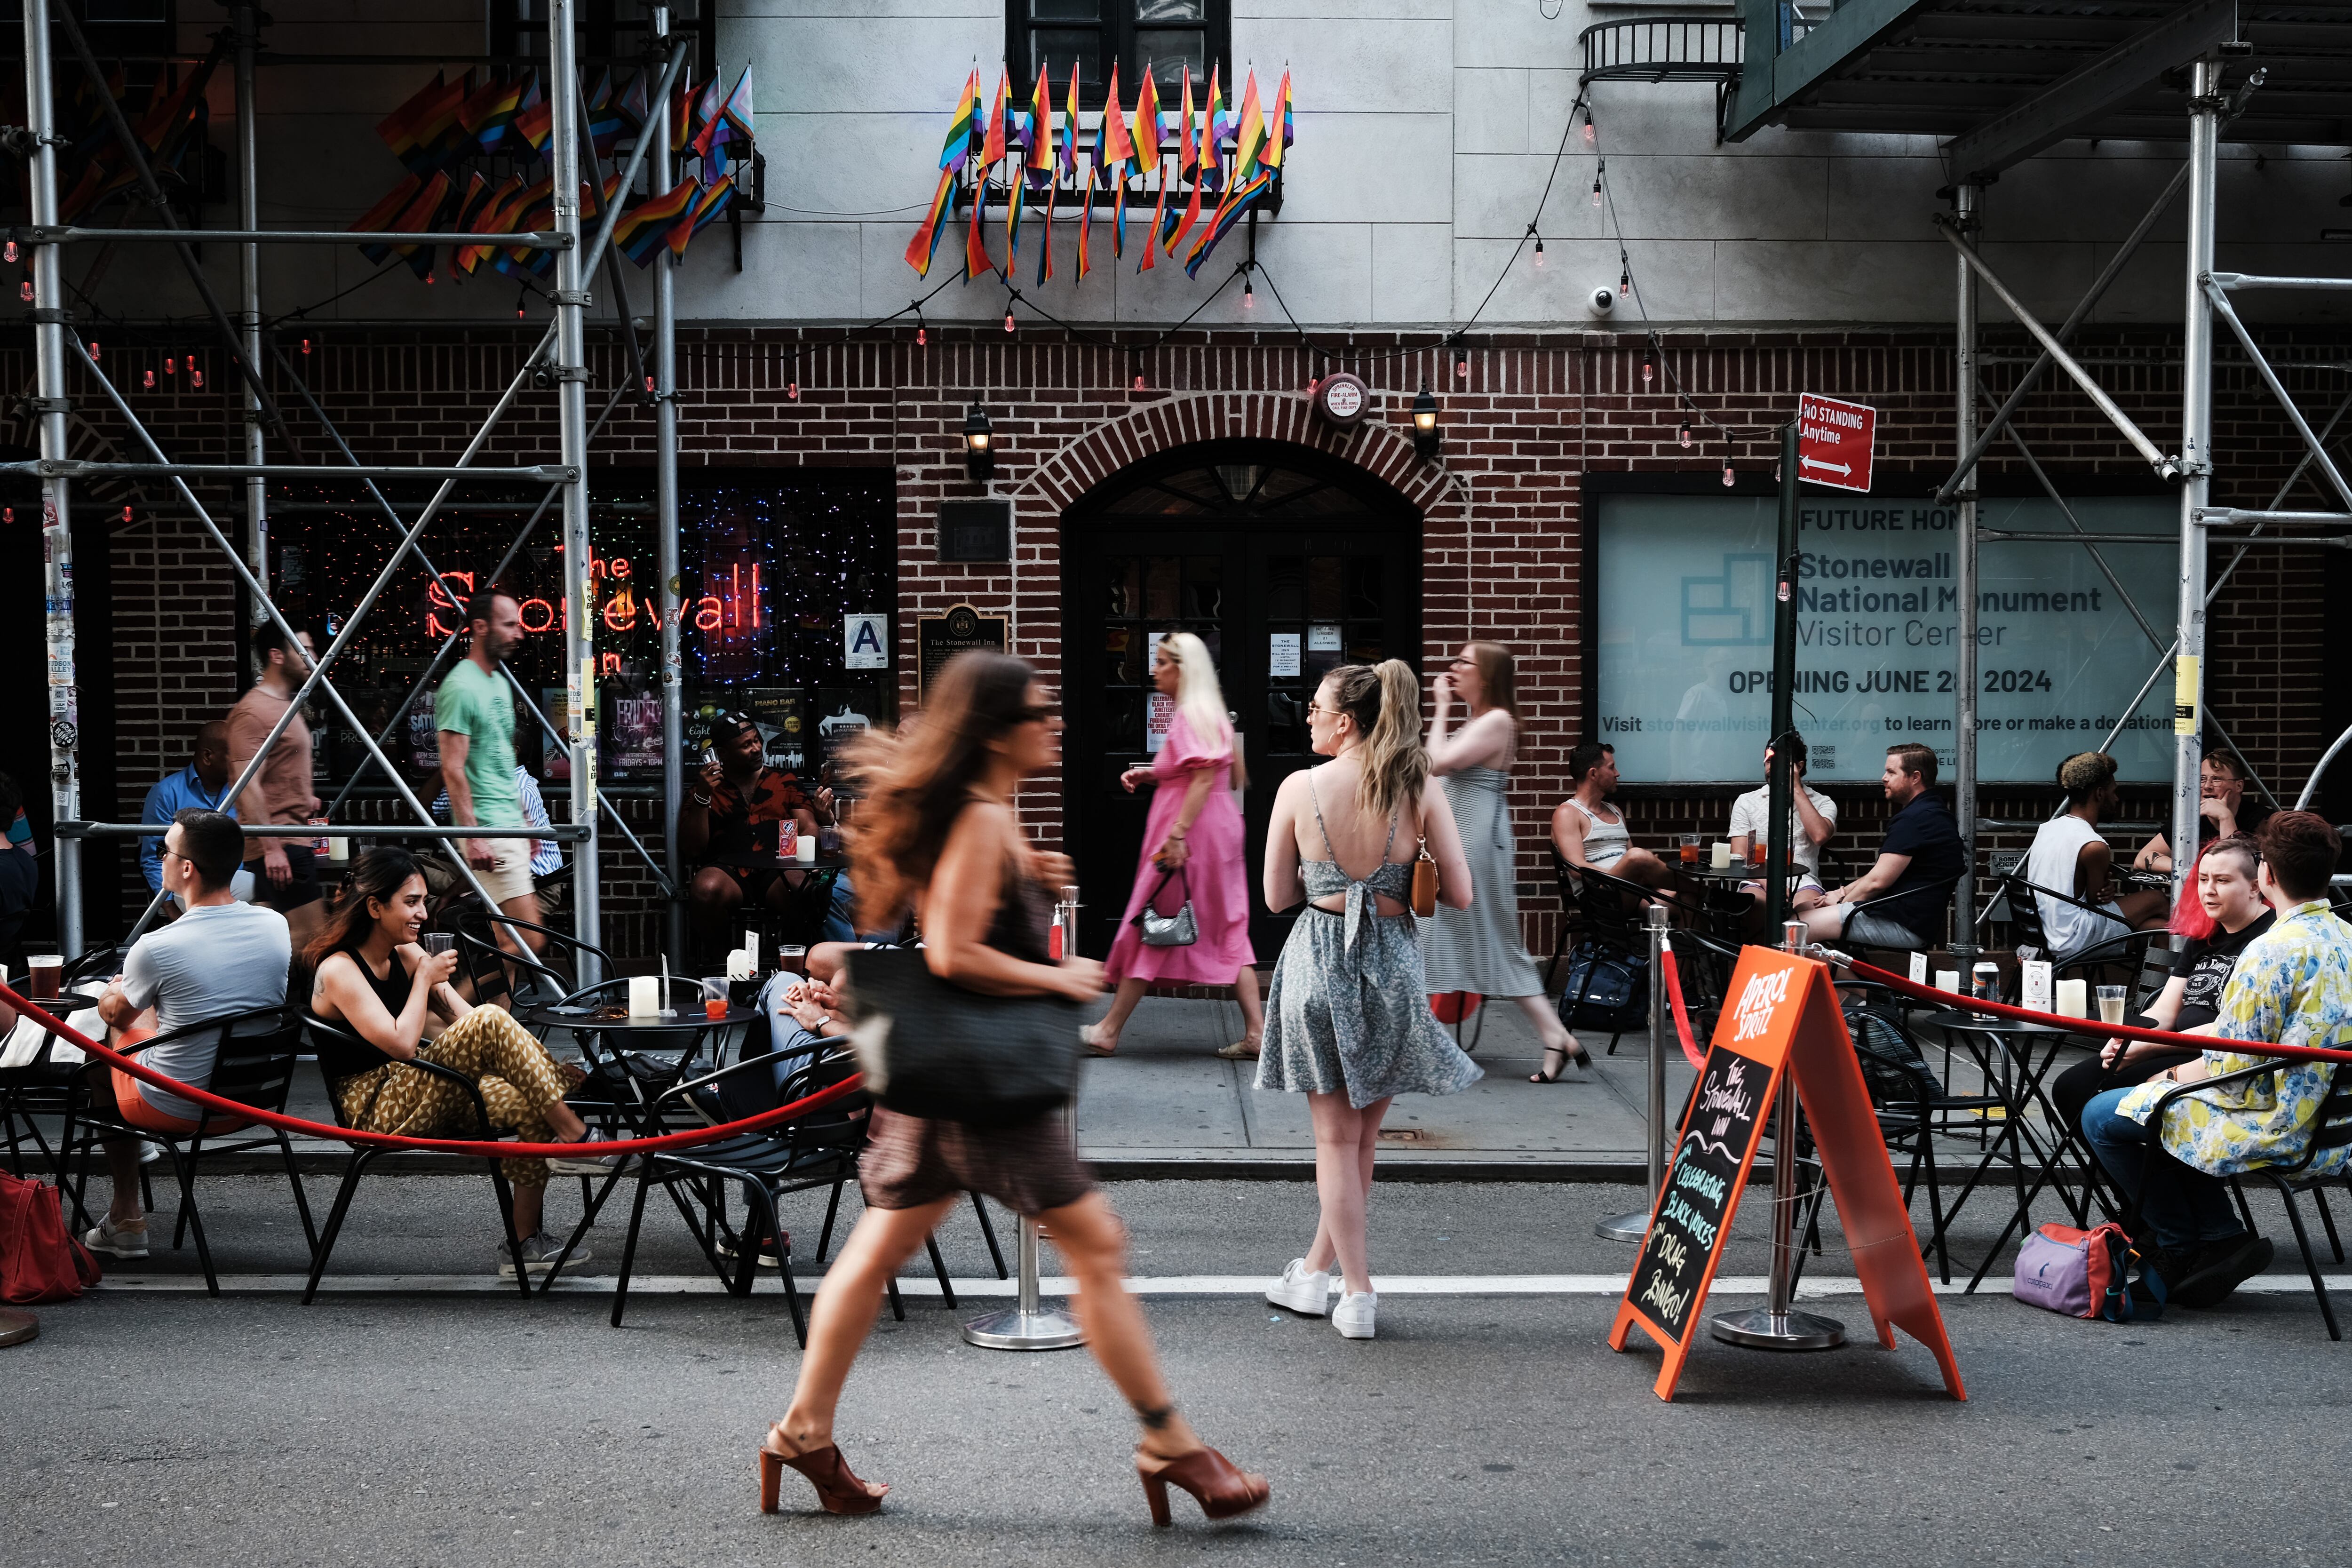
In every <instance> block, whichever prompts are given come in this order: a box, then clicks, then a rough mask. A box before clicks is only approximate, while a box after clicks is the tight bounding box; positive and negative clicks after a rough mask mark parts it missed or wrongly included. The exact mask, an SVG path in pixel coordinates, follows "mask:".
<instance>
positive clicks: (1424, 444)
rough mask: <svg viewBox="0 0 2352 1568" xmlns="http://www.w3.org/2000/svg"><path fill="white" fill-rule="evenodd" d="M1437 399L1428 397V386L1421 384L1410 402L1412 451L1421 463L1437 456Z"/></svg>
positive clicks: (1425, 383) (1424, 383)
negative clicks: (1419, 458) (1418, 393)
mask: <svg viewBox="0 0 2352 1568" xmlns="http://www.w3.org/2000/svg"><path fill="white" fill-rule="evenodd" d="M1438 445H1439V438H1438V435H1437V399H1436V398H1434V397H1432V396H1431V395H1429V384H1428V383H1427V382H1425V381H1424V382H1423V383H1422V384H1421V392H1420V395H1418V396H1416V397H1414V399H1413V400H1412V449H1413V450H1414V451H1416V452H1418V453H1420V454H1421V456H1422V458H1423V461H1427V460H1428V459H1430V458H1434V457H1436V456H1437V448H1438Z"/></svg>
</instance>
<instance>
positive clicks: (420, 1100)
mask: <svg viewBox="0 0 2352 1568" xmlns="http://www.w3.org/2000/svg"><path fill="white" fill-rule="evenodd" d="M418 1055H420V1056H422V1057H423V1058H425V1060H427V1061H430V1062H437V1063H439V1064H440V1065H441V1066H443V1067H446V1068H454V1069H455V1070H457V1071H458V1072H461V1073H463V1074H465V1075H466V1076H467V1078H468V1079H472V1080H473V1083H474V1087H475V1088H476V1089H479V1090H480V1091H481V1095H482V1103H483V1104H484V1105H485V1106H487V1107H488V1109H489V1112H490V1121H491V1123H492V1124H493V1125H494V1126H497V1127H501V1128H504V1129H507V1130H508V1131H512V1132H515V1133H518V1134H520V1136H521V1138H522V1140H523V1141H524V1142H527V1143H551V1142H555V1141H556V1140H555V1137H554V1134H553V1133H552V1132H551V1131H550V1130H549V1128H548V1125H547V1107H549V1106H551V1105H552V1104H554V1103H555V1102H556V1101H558V1100H562V1098H563V1079H562V1076H561V1075H560V1074H559V1073H557V1071H556V1069H555V1063H554V1062H553V1061H552V1060H551V1059H550V1058H549V1057H548V1054H547V1048H546V1047H544V1046H541V1044H540V1043H539V1042H538V1041H537V1040H535V1039H532V1038H531V1037H530V1031H529V1030H527V1029H525V1028H524V1027H523V1026H521V1025H520V1024H518V1023H516V1022H515V1021H514V1019H513V1018H511V1017H509V1016H508V1014H507V1011H506V1009H505V1008H503V1007H495V1006H493V1007H477V1008H475V1009H474V1010H473V1011H472V1012H471V1013H468V1014H467V1016H465V1017H463V1018H461V1019H459V1020H458V1021H457V1023H456V1024H454V1025H452V1026H450V1027H449V1028H448V1029H446V1030H445V1031H444V1032H443V1033H442V1035H441V1037H440V1038H438V1039H436V1040H435V1041H433V1042H432V1043H431V1044H429V1045H427V1046H426V1047H425V1048H424V1050H422V1051H420V1052H419V1053H418ZM335 1103H336V1105H337V1106H338V1107H339V1108H340V1109H341V1111H342V1114H343V1120H344V1121H346V1122H348V1123H350V1124H351V1125H352V1127H355V1128H360V1129H362V1130H364V1131H370V1132H398V1133H402V1134H404V1135H405V1136H408V1137H411V1138H471V1137H474V1136H476V1135H477V1133H478V1129H477V1128H476V1127H475V1125H474V1107H473V1102H472V1101H471V1100H468V1099H467V1096H466V1093H465V1091H464V1090H463V1089H459V1088H458V1087H457V1085H456V1084H454V1083H451V1082H449V1081H448V1080H447V1079H440V1078H436V1077H434V1076H433V1075H432V1074H431V1073H428V1072H425V1071H423V1070H421V1069H420V1068H414V1067H411V1066H409V1065H408V1064H407V1063H406V1062H387V1063H386V1064H384V1065H383V1067H380V1068H372V1069H370V1070H369V1071H367V1072H363V1073H361V1074H359V1075H358V1076H357V1077H355V1078H347V1079H343V1081H342V1082H341V1083H340V1084H338V1085H336V1087H335ZM499 1168H500V1169H501V1170H503V1171H504V1172H505V1173H506V1176H507V1180H508V1181H509V1182H512V1183H513V1184H515V1185H516V1186H518V1187H543V1186H545V1185H547V1162H546V1161H544V1160H502V1161H500V1162H499Z"/></svg>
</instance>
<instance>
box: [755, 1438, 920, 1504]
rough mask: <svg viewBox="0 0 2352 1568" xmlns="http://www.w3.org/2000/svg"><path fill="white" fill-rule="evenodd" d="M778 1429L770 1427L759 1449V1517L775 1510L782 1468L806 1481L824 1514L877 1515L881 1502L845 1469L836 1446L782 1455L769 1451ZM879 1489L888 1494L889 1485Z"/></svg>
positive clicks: (885, 1484)
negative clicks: (805, 1478) (798, 1474)
mask: <svg viewBox="0 0 2352 1568" xmlns="http://www.w3.org/2000/svg"><path fill="white" fill-rule="evenodd" d="M782 1425H783V1424H782V1422H777V1423H776V1424H775V1425H773V1426H770V1427H769V1428H768V1438H767V1441H766V1442H763V1443H761V1445H760V1511H761V1513H774V1512H775V1511H776V1510H777V1508H778V1506H779V1505H778V1503H777V1500H776V1491H777V1489H778V1488H780V1487H781V1486H782V1484H783V1479H784V1467H785V1466H786V1465H790V1466H791V1467H792V1468H794V1469H796V1470H798V1471H799V1472H800V1473H801V1474H802V1475H803V1476H806V1477H807V1478H808V1483H809V1485H811V1486H813V1487H814V1488H815V1489H816V1498H817V1501H819V1502H820V1503H823V1504H824V1511H825V1512H827V1513H878V1512H880V1511H881V1510H882V1500H881V1498H880V1497H878V1496H877V1495H876V1494H875V1493H873V1492H870V1491H867V1490H866V1483H865V1482H864V1481H862V1480H859V1479H857V1476H856V1472H854V1471H852V1470H851V1469H850V1468H849V1461H848V1460H846V1459H845V1458H842V1457H841V1446H840V1445H839V1444H837V1443H827V1444H826V1445H825V1446H824V1447H822V1448H810V1449H807V1450H805V1451H803V1452H802V1453H798V1454H782V1453H779V1452H777V1451H776V1450H775V1449H774V1448H772V1447H769V1446H768V1445H769V1443H772V1442H774V1441H775V1438H776V1432H777V1428H778V1427H780V1426H782ZM882 1489H883V1490H884V1491H886V1492H887V1491H888V1490H889V1489H890V1488H889V1485H888V1484H887V1482H886V1483H884V1485H883V1487H882Z"/></svg>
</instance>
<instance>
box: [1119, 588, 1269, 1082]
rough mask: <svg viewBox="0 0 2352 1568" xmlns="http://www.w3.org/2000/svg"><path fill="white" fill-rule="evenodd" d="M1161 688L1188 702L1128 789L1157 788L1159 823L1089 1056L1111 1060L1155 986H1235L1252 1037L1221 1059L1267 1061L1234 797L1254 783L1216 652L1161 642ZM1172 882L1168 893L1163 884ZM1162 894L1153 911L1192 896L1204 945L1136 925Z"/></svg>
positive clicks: (1176, 639)
mask: <svg viewBox="0 0 2352 1568" xmlns="http://www.w3.org/2000/svg"><path fill="white" fill-rule="evenodd" d="M1151 684H1152V687H1153V689H1155V690H1157V691H1159V692H1160V695H1162V696H1164V697H1172V698H1174V699H1175V700H1176V713H1175V717H1174V719H1173V721H1171V723H1170V724H1169V726H1168V738H1167V740H1166V742H1163V743H1162V744H1161V746H1160V752H1159V754H1158V755H1156V756H1154V757H1153V758H1152V759H1151V765H1150V767H1148V768H1129V770H1128V771H1127V772H1126V773H1124V774H1123V775H1121V777H1120V779H1119V782H1120V783H1121V784H1125V785H1126V786H1127V789H1128V792H1129V794H1133V793H1134V791H1135V790H1136V788H1137V787H1138V786H1139V785H1141V784H1150V785H1153V786H1154V788H1155V791H1156V793H1155V794H1154V795H1153V797H1152V801H1151V816H1150V821H1149V822H1147V823H1146V824H1145V825H1144V829H1143V858H1142V859H1141V860H1140V861H1139V862H1138V864H1137V866H1136V868H1135V888H1134V890H1133V891H1131V892H1130V893H1129V895H1128V900H1127V915H1126V918H1125V920H1124V921H1121V923H1120V925H1119V928H1118V941H1117V942H1114V943H1112V945H1111V950H1110V957H1109V959H1108V961H1107V962H1106V963H1104V965H1103V972H1104V977H1105V978H1106V979H1108V980H1112V981H1115V982H1117V983H1118V995H1117V996H1116V997H1114V998H1113V999H1112V1002H1111V1005H1110V1012H1109V1013H1108V1015H1106V1016H1105V1017H1104V1018H1103V1021H1102V1022H1101V1023H1099V1024H1093V1025H1089V1026H1087V1029H1086V1031H1085V1034H1086V1042H1087V1049H1089V1050H1091V1051H1092V1052H1093V1053H1094V1054H1095V1055H1097V1056H1098V1057H1107V1056H1108V1055H1110V1054H1111V1053H1112V1052H1113V1051H1115V1050H1117V1049H1118V1032H1119V1030H1120V1029H1121V1028H1123V1027H1125V1026H1126V1024H1127V1020H1128V1016H1129V1014H1131V1013H1133V1012H1134V1011H1135V1005H1136V1004H1137V1003H1138V1002H1140V1001H1141V1000H1142V999H1143V992H1144V988H1145V987H1146V986H1148V985H1150V984H1154V983H1155V982H1165V983H1171V984H1175V983H1191V984H1201V985H1224V984H1231V985H1232V986H1233V988H1234V995H1235V997H1236V998H1237V999H1238V1000H1239V1001H1240V1003H1241V1006H1242V1022H1243V1024H1244V1026H1245V1027H1246V1029H1247V1033H1246V1035H1245V1036H1244V1037H1243V1038H1241V1039H1238V1040H1235V1041H1234V1043H1233V1044H1231V1045H1229V1046H1222V1047H1218V1050H1217V1055H1219V1056H1221V1057H1223V1058H1227V1059H1228V1060H1247V1059H1249V1058H1254V1057H1255V1056H1256V1055H1257V1053H1258V1041H1259V1039H1260V1038H1261V1037H1263V1036H1264V1035H1265V1013H1264V1011H1263V1010H1262V1009H1261V1008H1260V1007H1259V1005H1258V997H1257V970H1256V968H1255V964H1256V963H1257V959H1256V955H1255V954H1254V953H1252V952H1250V942H1249V917H1250V907H1249V876H1248V870H1247V868H1246V867H1244V864H1243V859H1244V851H1243V840H1242V814H1241V810H1240V808H1239V807H1238V806H1236V805H1234V795H1233V792H1234V786H1235V785H1237V784H1242V783H1244V777H1245V775H1244V772H1243V767H1242V760H1241V756H1240V753H1239V752H1238V751H1237V749H1236V742H1235V737H1234V727H1233V723H1232V721H1231V720H1230V719H1228V718H1227V717H1226V714H1225V698H1224V693H1223V690H1222V689H1220V688H1219V687H1218V685H1217V667H1216V666H1215V665H1214V664H1213V663H1212V662H1211V661H1210V658H1209V649H1208V645H1207V644H1205V643H1203V642H1202V640H1201V639H1200V638H1199V637H1194V636H1193V635H1192V633H1190V632H1177V633H1174V634H1173V635H1171V636H1169V637H1162V638H1160V647H1159V648H1158V650H1157V651H1156V652H1155V653H1154V654H1153V656H1152V660H1151ZM1179 868H1181V871H1180V874H1179V875H1176V876H1174V877H1168V878H1167V879H1166V886H1165V887H1162V886H1161V880H1162V878H1163V875H1164V874H1165V873H1166V872H1169V871H1171V870H1178V869H1179ZM1155 889H1157V890H1158V893H1159V897H1158V899H1157V900H1156V901H1155V902H1154V904H1153V906H1152V907H1153V908H1154V909H1155V910H1158V911H1159V912H1160V913H1161V914H1174V913H1175V912H1176V911H1177V910H1180V909H1181V908H1182V907H1183V904H1184V900H1185V897H1186V895H1187V893H1188V892H1189V894H1190V896H1191V898H1192V918H1193V920H1194V921H1196V922H1197V923H1198V925H1199V927H1200V937H1199V939H1198V940H1197V941H1195V942H1192V943H1191V944H1190V945H1189V946H1185V947H1147V946H1146V945H1144V941H1143V928H1142V927H1140V926H1139V925H1137V924H1136V923H1135V920H1136V916H1137V915H1138V914H1139V913H1140V912H1141V910H1142V909H1143V904H1144V900H1147V899H1150V898H1151V897H1152V895H1153V892H1154V890H1155Z"/></svg>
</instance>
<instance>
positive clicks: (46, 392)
mask: <svg viewBox="0 0 2352 1568" xmlns="http://www.w3.org/2000/svg"><path fill="white" fill-rule="evenodd" d="M25 111H26V121H27V122H28V126H27V129H28V130H29V131H30V132H31V135H32V141H33V151H32V155H31V157H29V158H28V159H26V178H25V185H26V194H27V197H28V210H29V212H30V214H31V216H32V220H33V222H34V223H35V224H54V223H56V222H57V221H58V137H57V135H56V132H57V124H56V120H55V116H54V115H53V114H52V112H51V109H50V99H49V7H48V0H26V3H25ZM32 251H33V254H32V262H33V310H32V312H31V314H32V319H33V363H34V369H33V377H34V393H35V395H34V397H33V399H32V405H33V407H34V408H35V409H36V410H37V414H38V418H39V426H38V428H39V431H40V449H41V456H42V457H44V458H68V457H71V456H72V455H73V454H72V453H71V452H69V451H68V450H67V433H66V333H65V303H66V299H65V286H64V285H65V276H64V272H63V268H62V260H61V256H60V252H59V249H58V247H57V246H55V245H36V246H34V247H32ZM71 484H72V481H70V480H69V479H64V478H62V477H60V476H57V475H46V476H44V477H43V478H42V479H41V559H42V571H43V575H44V581H43V584H42V589H41V592H42V595H43V598H44V600H45V602H46V604H47V621H46V630H47V644H48V691H49V807H50V811H51V812H52V814H53V815H52V820H53V821H57V822H70V821H73V820H75V819H77V818H79V816H81V754H80V752H79V746H80V731H81V711H80V708H79V697H78V693H77V691H76V686H75V680H76V675H75V669H74V569H73V512H72V506H71V497H70V494H69V491H70V489H71ZM5 826H6V824H5V823H0V827H5ZM55 853H56V861H57V879H58V886H57V896H58V948H59V950H60V951H61V952H64V954H65V956H66V957H68V958H79V957H80V956H81V910H82V902H81V841H80V840H79V839H78V838H65V837H60V838H58V840H57V845H56V852H55Z"/></svg>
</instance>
